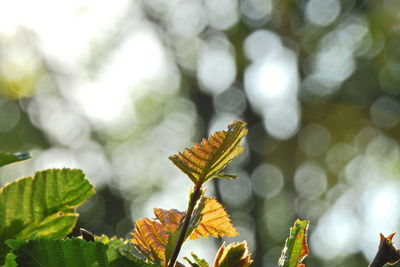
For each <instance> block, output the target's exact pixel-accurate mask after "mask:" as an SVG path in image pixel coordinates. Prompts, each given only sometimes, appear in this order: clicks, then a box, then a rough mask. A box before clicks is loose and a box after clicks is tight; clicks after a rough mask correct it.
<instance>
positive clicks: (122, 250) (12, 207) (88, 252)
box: [0, 121, 400, 267]
mask: <svg viewBox="0 0 400 267" xmlns="http://www.w3.org/2000/svg"><path fill="white" fill-rule="evenodd" d="M246 134H247V129H246V123H244V122H242V121H234V122H232V123H231V124H230V125H229V126H228V130H227V131H218V132H215V133H214V134H213V135H211V136H210V137H209V138H208V139H207V140H206V139H203V140H202V141H201V143H199V144H195V145H194V146H193V147H191V148H186V149H185V150H184V151H183V152H181V153H178V154H176V155H173V156H171V157H170V160H171V161H172V162H173V163H174V164H175V165H176V166H177V167H178V168H179V169H180V170H181V171H182V172H184V173H185V174H186V175H187V176H188V177H189V179H190V180H191V181H192V183H193V185H192V188H191V189H190V191H189V201H188V208H187V210H186V211H184V212H182V211H178V210H175V209H171V210H163V209H160V208H155V209H154V214H155V217H156V219H155V220H151V219H148V218H144V219H140V220H137V221H136V222H135V229H134V231H133V232H132V238H131V239H122V238H117V237H111V238H109V237H107V236H105V235H101V236H96V235H93V234H91V233H90V232H88V231H86V230H84V229H81V236H80V237H78V238H65V237H66V236H67V234H68V233H70V232H71V230H72V229H73V228H74V226H75V224H76V222H77V219H78V214H77V213H76V208H77V207H78V206H79V205H81V204H82V203H84V202H85V201H86V200H88V199H89V198H90V197H91V196H92V195H93V194H94V193H95V190H94V188H93V186H92V185H91V184H90V183H89V181H88V180H87V179H86V178H85V175H84V174H83V172H82V171H81V170H74V169H49V170H43V171H39V172H37V173H36V174H35V175H34V176H32V177H26V178H21V179H19V180H16V181H14V182H12V183H10V184H8V185H6V186H4V187H3V188H1V189H0V211H1V212H0V264H1V265H2V266H6V267H13V266H138V267H150V266H161V267H165V266H168V267H173V266H184V265H183V264H182V263H181V262H178V261H177V258H178V254H179V252H180V249H181V247H182V245H183V243H184V242H186V241H187V240H189V239H198V238H200V237H209V236H212V237H223V236H234V235H236V234H237V230H236V229H235V227H234V226H233V225H232V223H231V221H230V219H229V216H228V214H227V213H226V211H225V210H224V208H223V206H222V205H221V204H220V203H219V202H218V201H217V200H216V199H214V198H211V197H208V196H206V195H205V192H206V188H204V187H203V186H204V184H205V183H206V182H207V181H209V180H211V179H213V178H221V179H235V178H236V177H235V176H234V175H231V174H226V173H223V172H222V170H223V169H224V168H225V167H226V166H227V165H228V164H229V163H230V162H231V161H232V160H233V159H234V158H235V157H236V156H238V155H240V154H241V153H242V152H243V149H244V148H243V146H242V145H241V140H242V139H243V137H244V136H245V135H246ZM29 157H30V156H29V154H28V153H20V154H8V153H0V167H1V166H4V165H6V164H10V163H14V162H17V161H21V160H25V159H28V158H29ZM308 225H309V222H308V221H301V220H296V222H295V223H294V225H293V227H292V228H290V235H289V237H288V238H287V240H286V244H285V247H284V249H283V251H282V255H281V258H280V259H279V266H282V267H302V266H303V267H304V266H305V265H304V264H302V260H303V259H304V258H305V257H306V256H307V254H308V247H307V228H308ZM392 237H393V235H391V236H389V237H387V238H385V237H383V236H381V245H380V250H379V251H380V252H378V254H377V258H376V260H375V263H374V262H373V263H371V265H370V266H371V267H377V266H383V265H382V263H383V264H385V263H386V262H395V261H397V260H398V259H399V254H400V253H399V252H398V251H397V250H396V249H395V248H394V247H393V245H392V242H391V240H392ZM387 251H389V252H390V253H391V254H390V255H389V254H388V252H387ZM191 256H192V259H190V258H188V257H184V260H185V261H186V262H187V264H189V266H192V267H208V266H209V264H208V263H207V262H206V261H205V260H204V259H201V258H200V257H198V256H197V255H196V254H195V253H192V254H191ZM251 263H252V260H251V254H250V253H249V250H248V248H247V244H246V241H244V242H242V243H233V244H229V245H227V246H225V244H223V245H222V246H221V248H220V249H219V251H218V252H217V254H216V257H215V260H214V263H213V266H214V267H246V266H250V265H251ZM379 264H381V265H379Z"/></svg>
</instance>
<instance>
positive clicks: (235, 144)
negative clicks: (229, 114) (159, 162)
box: [169, 121, 247, 185]
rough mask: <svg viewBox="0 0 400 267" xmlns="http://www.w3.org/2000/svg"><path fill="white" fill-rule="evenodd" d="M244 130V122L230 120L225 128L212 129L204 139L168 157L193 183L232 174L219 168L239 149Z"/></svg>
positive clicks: (244, 133)
mask: <svg viewBox="0 0 400 267" xmlns="http://www.w3.org/2000/svg"><path fill="white" fill-rule="evenodd" d="M246 134H247V129H246V123H245V122H243V121H234V122H232V123H231V124H229V125H228V130H227V131H219V132H215V133H214V134H213V135H211V136H210V137H209V138H208V140H206V139H203V140H202V141H201V144H195V145H194V146H193V147H192V148H186V149H185V150H183V152H181V153H179V154H177V155H173V156H170V157H169V159H170V160H171V161H172V162H173V163H174V164H175V165H176V166H177V167H178V168H179V169H181V170H182V171H183V172H184V173H185V174H186V175H187V176H188V177H189V178H190V180H192V182H193V183H194V184H196V185H202V184H203V183H205V182H207V181H208V180H210V179H212V178H215V177H220V178H233V177H234V176H232V175H229V174H224V173H222V172H221V171H222V169H224V168H225V167H226V165H227V164H228V163H229V162H231V161H232V160H233V159H234V158H235V157H237V156H238V155H240V154H241V153H242V152H243V150H244V148H243V146H242V145H240V142H241V140H242V138H243V137H244V136H245V135H246Z"/></svg>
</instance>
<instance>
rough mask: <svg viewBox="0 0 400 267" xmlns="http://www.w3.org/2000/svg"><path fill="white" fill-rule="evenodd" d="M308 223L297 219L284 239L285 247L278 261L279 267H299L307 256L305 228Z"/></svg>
mask: <svg viewBox="0 0 400 267" xmlns="http://www.w3.org/2000/svg"><path fill="white" fill-rule="evenodd" d="M308 223H309V222H308V221H307V220H304V221H301V220H299V219H297V220H296V221H295V223H294V225H293V227H291V228H290V235H289V237H288V238H287V239H286V244H285V247H284V248H283V250H282V254H281V257H280V259H279V266H281V267H300V266H303V264H301V262H302V261H303V259H304V258H305V257H306V256H307V255H308V246H307V228H308Z"/></svg>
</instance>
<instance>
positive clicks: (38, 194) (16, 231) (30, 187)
mask: <svg viewBox="0 0 400 267" xmlns="http://www.w3.org/2000/svg"><path fill="white" fill-rule="evenodd" d="M94 192H95V191H94V188H93V187H92V185H91V184H90V183H89V181H88V180H87V179H86V178H85V175H84V174H83V172H82V171H81V170H71V169H51V170H45V171H40V172H37V173H36V174H35V176H34V177H27V178H22V179H19V180H17V181H15V182H12V183H10V184H8V185H7V186H5V187H4V188H1V189H0V210H1V211H2V212H0V263H3V262H4V256H5V255H6V253H7V250H8V249H7V247H6V246H5V245H4V241H5V240H7V239H13V238H18V239H28V238H33V237H48V238H63V237H65V236H66V235H67V234H68V233H69V232H71V230H72V229H73V227H74V226H75V223H76V221H77V218H78V214H77V213H76V212H75V211H76V207H77V206H79V205H81V204H82V203H83V202H84V201H86V200H87V199H88V198H89V197H90V196H91V195H93V194H94Z"/></svg>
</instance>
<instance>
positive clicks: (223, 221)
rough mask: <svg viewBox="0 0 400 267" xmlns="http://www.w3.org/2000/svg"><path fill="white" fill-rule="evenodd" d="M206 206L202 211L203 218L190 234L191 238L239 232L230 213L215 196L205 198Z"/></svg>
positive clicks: (220, 235) (232, 234) (231, 234)
mask: <svg viewBox="0 0 400 267" xmlns="http://www.w3.org/2000/svg"><path fill="white" fill-rule="evenodd" d="M205 199H206V200H205V206H204V209H203V210H202V211H201V220H200V223H199V224H198V225H197V227H196V228H195V229H194V231H193V232H192V233H191V235H190V236H189V238H190V239H197V238H199V237H208V236H210V235H211V236H213V237H223V236H235V235H237V234H238V232H237V231H236V229H235V227H233V225H232V223H231V220H230V219H229V216H228V214H227V213H226V211H225V210H224V208H223V207H222V205H221V204H220V203H219V202H218V201H217V200H216V199H214V198H208V197H206V198H205Z"/></svg>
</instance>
